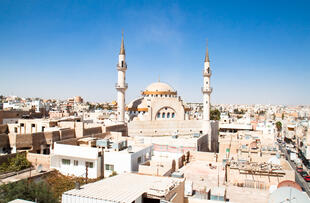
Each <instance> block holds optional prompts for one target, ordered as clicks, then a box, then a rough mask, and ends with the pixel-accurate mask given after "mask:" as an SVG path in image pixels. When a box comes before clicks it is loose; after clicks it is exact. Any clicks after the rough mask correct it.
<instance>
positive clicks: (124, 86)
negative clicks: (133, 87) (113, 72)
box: [115, 83, 128, 89]
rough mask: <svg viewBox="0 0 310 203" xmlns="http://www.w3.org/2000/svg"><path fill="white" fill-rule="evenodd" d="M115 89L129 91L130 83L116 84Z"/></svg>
mask: <svg viewBox="0 0 310 203" xmlns="http://www.w3.org/2000/svg"><path fill="white" fill-rule="evenodd" d="M115 88H116V89H127V88H128V83H124V85H123V84H118V83H115Z"/></svg>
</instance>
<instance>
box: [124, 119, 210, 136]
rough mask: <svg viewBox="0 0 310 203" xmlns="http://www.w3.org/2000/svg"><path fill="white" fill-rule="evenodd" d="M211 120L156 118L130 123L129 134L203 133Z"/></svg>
mask: <svg viewBox="0 0 310 203" xmlns="http://www.w3.org/2000/svg"><path fill="white" fill-rule="evenodd" d="M208 126H210V125H209V122H208V121H202V120H155V121H132V122H130V123H128V135H129V136H158V135H174V134H175V133H178V134H193V133H201V132H202V131H204V129H206V128H208Z"/></svg>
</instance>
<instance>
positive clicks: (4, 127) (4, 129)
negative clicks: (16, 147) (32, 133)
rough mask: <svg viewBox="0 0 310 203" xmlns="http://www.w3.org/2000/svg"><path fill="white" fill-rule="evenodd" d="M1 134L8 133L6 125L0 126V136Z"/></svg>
mask: <svg viewBox="0 0 310 203" xmlns="http://www.w3.org/2000/svg"><path fill="white" fill-rule="evenodd" d="M2 133H6V134H8V133H9V131H8V125H0V134H2Z"/></svg>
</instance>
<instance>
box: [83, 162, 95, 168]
mask: <svg viewBox="0 0 310 203" xmlns="http://www.w3.org/2000/svg"><path fill="white" fill-rule="evenodd" d="M85 166H88V168H94V163H93V162H88V161H86V162H85Z"/></svg>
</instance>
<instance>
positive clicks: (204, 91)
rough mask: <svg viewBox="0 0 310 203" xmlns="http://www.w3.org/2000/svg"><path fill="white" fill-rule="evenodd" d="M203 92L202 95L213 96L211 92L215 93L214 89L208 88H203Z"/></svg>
mask: <svg viewBox="0 0 310 203" xmlns="http://www.w3.org/2000/svg"><path fill="white" fill-rule="evenodd" d="M201 91H202V93H208V94H211V92H212V91H213V88H212V87H206V88H204V87H202V88H201Z"/></svg>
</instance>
